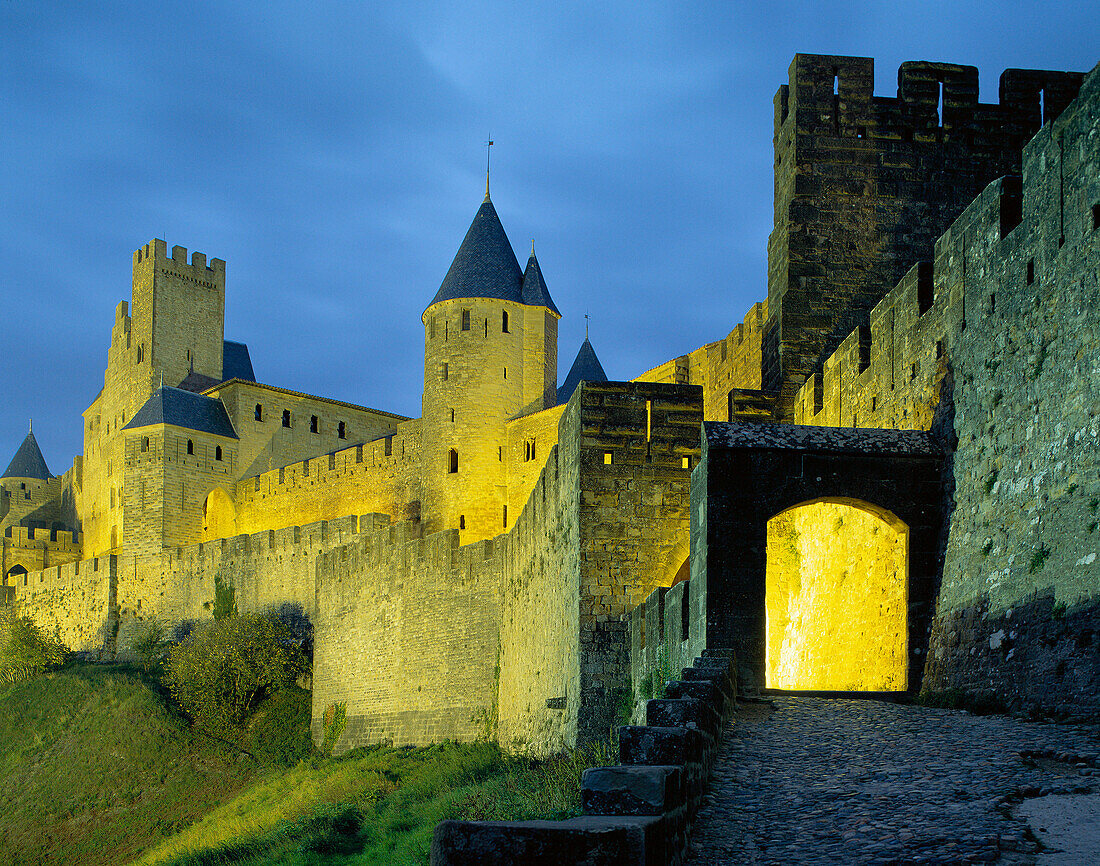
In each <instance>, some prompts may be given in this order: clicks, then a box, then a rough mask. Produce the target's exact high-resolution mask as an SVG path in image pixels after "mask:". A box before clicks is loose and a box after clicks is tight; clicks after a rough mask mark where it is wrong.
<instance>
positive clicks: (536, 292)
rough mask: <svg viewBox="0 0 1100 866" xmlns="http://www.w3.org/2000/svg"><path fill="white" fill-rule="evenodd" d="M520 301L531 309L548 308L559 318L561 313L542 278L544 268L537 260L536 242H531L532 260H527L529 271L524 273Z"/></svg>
mask: <svg viewBox="0 0 1100 866" xmlns="http://www.w3.org/2000/svg"><path fill="white" fill-rule="evenodd" d="M520 300H522V301H523V303H525V304H527V305H528V306H531V307H546V308H548V309H549V310H550V311H551V312H552V313H556V314H557V315H558V316H559V317H560V316H561V313H559V312H558V308H557V307H555V306H554V300H553V298H551V297H550V292H549V290H548V289H547V288H546V280H544V279H543V277H542V268H540V267H539V260H538V259H536V258H535V242H534V241H531V258H529V259H528V260H527V270H525V271H524V272H523V288H522V289H521V290H520Z"/></svg>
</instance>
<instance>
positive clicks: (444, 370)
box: [439, 361, 451, 382]
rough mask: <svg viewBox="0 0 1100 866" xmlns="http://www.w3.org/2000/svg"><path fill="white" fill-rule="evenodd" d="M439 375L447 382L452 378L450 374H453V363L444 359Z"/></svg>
mask: <svg viewBox="0 0 1100 866" xmlns="http://www.w3.org/2000/svg"><path fill="white" fill-rule="evenodd" d="M439 375H440V377H441V378H442V379H443V381H444V382H446V381H447V379H449V378H450V376H451V365H450V364H448V363H447V362H446V361H444V362H443V366H442V367H440V369H439Z"/></svg>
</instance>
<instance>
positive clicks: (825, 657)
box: [765, 499, 909, 691]
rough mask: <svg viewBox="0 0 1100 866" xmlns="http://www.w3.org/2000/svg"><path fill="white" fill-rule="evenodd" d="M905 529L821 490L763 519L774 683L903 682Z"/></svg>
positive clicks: (892, 687) (855, 687)
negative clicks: (811, 498)
mask: <svg viewBox="0 0 1100 866" xmlns="http://www.w3.org/2000/svg"><path fill="white" fill-rule="evenodd" d="M908 560H909V528H908V527H907V526H906V525H905V524H904V523H902V522H901V521H900V520H898V519H897V517H895V516H894V515H893V514H891V513H890V512H888V511H884V510H882V509H878V508H875V507H874V506H871V505H868V504H867V503H865V502H859V501H857V500H850V499H825V500H815V501H813V502H807V503H803V504H801V505H796V506H794V507H793V508H789V509H787V510H786V511H783V512H781V513H779V514H777V515H776V516H775V517H773V518H772V519H771V520H769V521H768V566H767V590H766V596H765V604H766V607H767V618H766V619H767V626H766V641H767V672H766V683H767V685H768V686H769V687H771V688H783V689H817V690H837V691H903V690H904V689H905V687H906V675H907V668H908V664H907V659H908V628H907V626H908V623H907V621H906V620H907V613H908Z"/></svg>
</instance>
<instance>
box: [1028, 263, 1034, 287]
mask: <svg viewBox="0 0 1100 866" xmlns="http://www.w3.org/2000/svg"><path fill="white" fill-rule="evenodd" d="M1034 282H1035V259H1028V262H1027V284H1028V285H1029V286H1030V285H1031V284H1032V283H1034Z"/></svg>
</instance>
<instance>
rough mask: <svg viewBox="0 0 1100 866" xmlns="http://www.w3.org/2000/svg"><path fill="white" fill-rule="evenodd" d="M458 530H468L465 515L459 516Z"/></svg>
mask: <svg viewBox="0 0 1100 866" xmlns="http://www.w3.org/2000/svg"><path fill="white" fill-rule="evenodd" d="M458 528H459V529H465V528H466V515H465V514H460V515H458Z"/></svg>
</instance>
